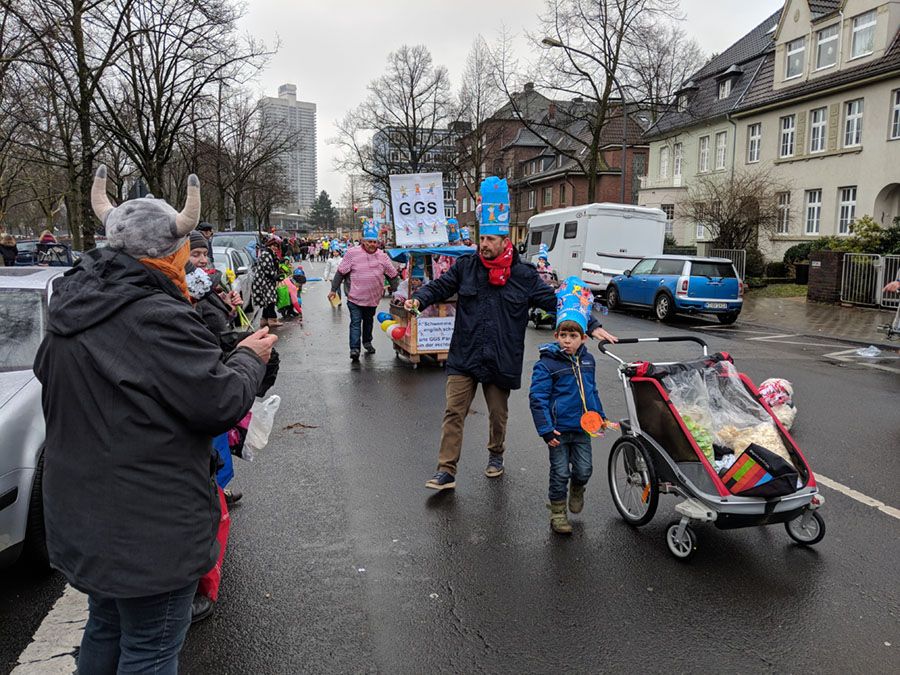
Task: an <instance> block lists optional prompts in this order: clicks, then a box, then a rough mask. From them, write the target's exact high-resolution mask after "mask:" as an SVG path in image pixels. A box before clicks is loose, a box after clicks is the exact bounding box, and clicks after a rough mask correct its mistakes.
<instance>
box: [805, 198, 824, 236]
mask: <svg viewBox="0 0 900 675" xmlns="http://www.w3.org/2000/svg"><path fill="white" fill-rule="evenodd" d="M804 204H805V205H806V209H805V213H806V217H805V218H804V222H805V226H804V233H805V234H808V235H811V236H818V234H819V232H820V231H821V229H822V189H821V188H818V189H815V190H807V191H806V197H805V199H804Z"/></svg>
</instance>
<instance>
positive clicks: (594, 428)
mask: <svg viewBox="0 0 900 675" xmlns="http://www.w3.org/2000/svg"><path fill="white" fill-rule="evenodd" d="M581 428H582V429H584V430H585V431H586V432H588V433H589V434H596V433H600V431H601V430H602V429H603V418H602V417H600V413H596V412H594V411H593V410H589V411H588V412H586V413H584V415H582V416H581Z"/></svg>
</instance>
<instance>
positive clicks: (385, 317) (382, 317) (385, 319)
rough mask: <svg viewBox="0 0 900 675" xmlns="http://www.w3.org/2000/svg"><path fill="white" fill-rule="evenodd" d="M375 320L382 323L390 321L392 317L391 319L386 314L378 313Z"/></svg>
mask: <svg viewBox="0 0 900 675" xmlns="http://www.w3.org/2000/svg"><path fill="white" fill-rule="evenodd" d="M376 318H377V319H378V323H381V322H382V321H390V320H391V319H393V318H394V317H392V316H391V315H390V314H388V313H387V312H378V316H377V317H376Z"/></svg>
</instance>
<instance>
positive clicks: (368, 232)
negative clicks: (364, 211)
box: [362, 220, 378, 241]
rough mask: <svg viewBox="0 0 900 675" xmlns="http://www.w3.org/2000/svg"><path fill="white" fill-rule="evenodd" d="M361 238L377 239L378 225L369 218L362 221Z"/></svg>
mask: <svg viewBox="0 0 900 675" xmlns="http://www.w3.org/2000/svg"><path fill="white" fill-rule="evenodd" d="M362 238H363V239H368V240H370V241H371V240H373V239H374V240H376V241H377V240H378V225H376V224H375V223H374V222H372V221H371V220H367V221H365V222H364V223H363V228H362Z"/></svg>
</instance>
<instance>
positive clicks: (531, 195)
mask: <svg viewBox="0 0 900 675" xmlns="http://www.w3.org/2000/svg"><path fill="white" fill-rule="evenodd" d="M535 199H536V195H535V191H534V190H529V191H528V210H529V211H533V210H534V204H535Z"/></svg>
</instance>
